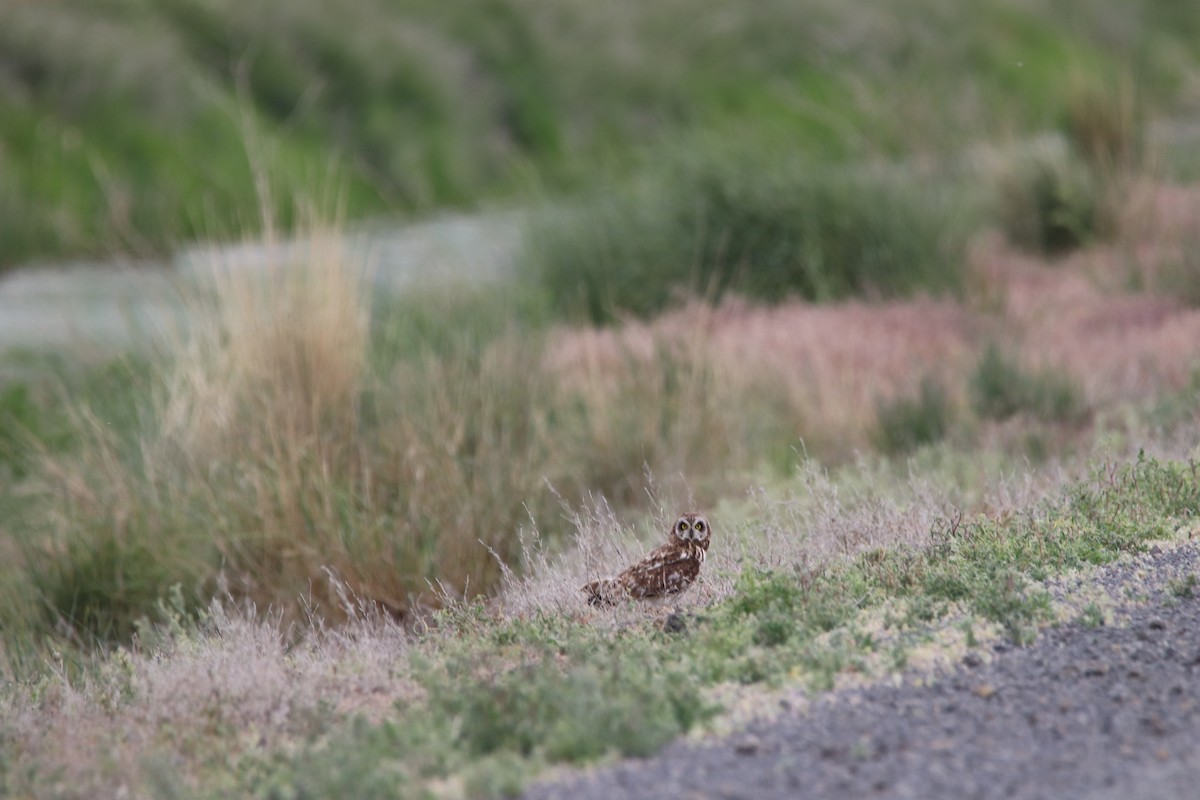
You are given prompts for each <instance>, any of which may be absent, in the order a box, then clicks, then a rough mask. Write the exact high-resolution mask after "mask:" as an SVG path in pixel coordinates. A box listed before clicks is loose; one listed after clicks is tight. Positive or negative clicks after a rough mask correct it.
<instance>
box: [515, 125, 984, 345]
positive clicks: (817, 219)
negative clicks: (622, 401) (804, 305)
mask: <svg viewBox="0 0 1200 800" xmlns="http://www.w3.org/2000/svg"><path fill="white" fill-rule="evenodd" d="M912 178H913V176H911V175H910V176H905V177H898V176H893V177H889V176H887V175H885V174H874V173H871V172H861V171H849V170H831V169H829V168H827V167H823V166H819V165H817V164H815V163H812V162H810V161H809V160H807V159H804V158H800V159H797V158H796V156H795V155H792V154H789V153H787V151H784V150H768V151H766V152H761V151H754V150H752V149H747V148H745V146H744V145H738V146H734V147H716V148H712V147H701V148H699V149H697V150H696V151H695V152H686V153H684V154H681V155H679V156H677V157H676V158H674V159H673V160H672V161H670V162H668V163H667V164H666V165H665V166H663V167H662V168H661V169H660V170H659V171H658V172H657V173H656V174H654V175H653V176H651V177H648V178H646V179H645V180H644V181H643V183H642V184H640V185H639V186H638V187H636V188H633V189H628V190H618V191H616V193H615V194H611V195H607V196H601V197H600V198H598V199H596V200H594V201H592V202H591V203H588V204H584V205H583V206H582V207H579V208H574V209H569V210H567V211H563V212H558V213H554V214H551V215H549V216H547V217H546V218H545V219H543V220H542V221H540V222H538V223H535V224H534V226H533V228H532V229H531V230H530V232H529V234H528V236H527V244H526V248H525V249H526V257H525V259H524V262H523V263H525V265H526V270H525V273H526V276H525V277H526V280H527V281H529V282H531V283H533V284H535V285H538V286H540V287H542V288H543V289H544V290H545V292H546V294H547V295H548V296H549V297H550V298H551V299H552V301H553V302H554V303H555V305H556V307H558V308H560V309H564V310H566V311H567V313H574V314H576V315H578V316H582V317H584V318H587V319H590V320H592V321H594V322H606V321H609V320H611V319H613V318H614V317H618V316H620V315H622V314H634V315H637V316H649V315H651V314H654V313H655V312H658V311H660V310H662V309H663V308H665V307H667V306H668V305H670V304H672V303H673V302H678V301H679V300H680V299H681V298H683V297H687V296H699V297H703V298H706V299H710V300H716V299H719V298H720V297H721V296H722V295H724V294H725V293H727V292H736V293H738V294H742V295H745V296H749V297H753V298H756V299H765V300H769V301H777V300H781V299H784V298H788V297H801V298H806V299H810V300H817V301H828V300H836V299H841V298H846V297H851V296H867V297H896V296H902V295H906V294H911V293H913V292H915V291H919V290H923V291H928V292H931V293H940V292H946V291H950V290H953V289H955V288H956V287H957V286H958V284H959V281H960V272H959V271H960V268H961V256H962V253H961V245H962V238H961V237H960V236H959V235H958V233H957V232H958V231H960V230H961V226H960V221H959V220H956V219H954V216H953V214H952V212H951V205H950V203H949V198H948V197H946V196H944V194H945V193H944V192H942V193H939V192H937V191H935V190H933V189H930V188H929V187H928V185H927V184H926V183H924V182H921V181H917V182H914V181H913V180H912Z"/></svg>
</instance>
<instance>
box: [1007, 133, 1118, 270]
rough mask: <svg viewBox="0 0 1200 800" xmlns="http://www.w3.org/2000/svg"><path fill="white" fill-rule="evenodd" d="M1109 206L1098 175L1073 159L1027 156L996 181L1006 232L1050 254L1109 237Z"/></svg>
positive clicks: (1018, 241)
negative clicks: (1105, 205)
mask: <svg viewBox="0 0 1200 800" xmlns="http://www.w3.org/2000/svg"><path fill="white" fill-rule="evenodd" d="M1104 202H1105V201H1104V197H1103V187H1102V185H1101V183H1100V181H1099V180H1098V178H1097V177H1096V175H1095V174H1094V173H1093V172H1092V170H1091V169H1089V168H1088V166H1087V165H1086V163H1084V162H1083V161H1080V160H1078V159H1076V158H1072V157H1070V156H1056V155H1047V154H1042V155H1031V156H1027V157H1024V158H1021V159H1020V160H1018V161H1017V162H1016V163H1015V164H1014V165H1013V166H1011V167H1010V168H1009V169H1008V170H1007V171H1005V172H1004V173H1002V174H1001V175H1000V176H999V178H998V180H997V183H996V203H997V211H996V213H997V216H998V218H999V223H1000V228H1001V229H1002V230H1003V231H1004V233H1005V234H1006V235H1007V236H1008V238H1009V240H1010V241H1012V242H1013V244H1015V245H1017V246H1019V247H1022V248H1025V249H1027V250H1031V251H1035V252H1040V253H1044V254H1047V255H1058V254H1061V253H1065V252H1067V251H1070V250H1073V249H1076V248H1079V247H1082V246H1083V245H1085V244H1087V243H1088V242H1090V241H1092V239H1094V238H1096V237H1097V236H1099V235H1102V234H1107V233H1108V232H1109V228H1108V227H1106V226H1107V225H1108V222H1107V220H1106V219H1105V217H1104V213H1105V212H1104V210H1103V209H1104Z"/></svg>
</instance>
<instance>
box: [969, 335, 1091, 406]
mask: <svg viewBox="0 0 1200 800" xmlns="http://www.w3.org/2000/svg"><path fill="white" fill-rule="evenodd" d="M970 391H971V403H972V407H973V408H974V410H975V413H976V414H977V415H978V416H979V417H980V418H982V419H992V420H1004V419H1008V418H1009V417H1012V416H1015V415H1016V414H1020V413H1026V414H1030V415H1032V416H1033V417H1035V418H1037V419H1040V420H1042V421H1045V422H1070V421H1073V420H1076V419H1078V418H1079V417H1080V416H1081V415H1082V414H1083V412H1084V407H1083V400H1082V398H1081V397H1080V394H1079V390H1078V389H1077V388H1076V387H1075V386H1074V385H1073V384H1072V383H1071V381H1070V379H1069V378H1067V377H1066V376H1063V375H1060V374H1059V373H1056V372H1051V371H1043V372H1036V373H1035V372H1028V371H1026V370H1025V369H1024V368H1022V367H1021V366H1020V365H1019V364H1018V363H1017V362H1016V361H1015V360H1014V359H1012V358H1011V357H1009V356H1006V355H1005V354H1004V353H1003V352H1001V350H1000V348H999V347H997V346H996V345H995V344H994V343H993V344H989V345H988V346H987V348H986V349H985V350H984V352H983V356H982V358H980V360H979V365H978V366H977V367H976V368H975V372H974V373H973V374H972V375H971V381H970Z"/></svg>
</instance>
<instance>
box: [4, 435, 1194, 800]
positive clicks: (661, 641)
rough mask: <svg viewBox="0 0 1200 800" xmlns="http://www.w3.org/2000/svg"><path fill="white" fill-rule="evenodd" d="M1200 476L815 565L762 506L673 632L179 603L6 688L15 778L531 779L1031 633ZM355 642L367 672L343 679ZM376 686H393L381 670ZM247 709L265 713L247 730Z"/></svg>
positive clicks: (473, 616) (955, 522)
mask: <svg viewBox="0 0 1200 800" xmlns="http://www.w3.org/2000/svg"><path fill="white" fill-rule="evenodd" d="M1198 474H1200V473H1198V471H1197V467H1196V465H1194V464H1185V463H1168V462H1160V461H1156V460H1154V459H1151V458H1148V457H1142V458H1139V459H1138V460H1136V461H1134V462H1131V463H1127V464H1124V465H1121V466H1114V467H1110V468H1106V469H1100V470H1097V471H1096V472H1095V473H1094V474H1093V475H1092V476H1091V477H1090V478H1089V479H1087V480H1085V481H1083V482H1081V483H1078V484H1075V485H1071V486H1067V487H1065V488H1064V489H1063V490H1061V491H1060V493H1059V494H1058V497H1057V498H1056V499H1054V500H1053V501H1052V502H1049V503H1047V504H1045V505H1042V506H1040V507H1038V508H1037V509H1036V510H1030V511H1029V512H1028V513H1020V514H1016V515H1007V516H1004V517H998V518H997V517H989V516H985V515H981V516H975V517H969V518H955V519H951V520H950V521H948V522H945V523H943V524H940V525H938V526H936V527H935V529H934V530H932V531H930V532H929V534H930V538H929V540H928V545H927V546H921V547H913V548H904V547H901V548H888V549H878V548H871V549H867V550H863V551H861V552H860V553H858V554H857V555H854V554H847V555H844V556H840V557H835V558H833V559H831V560H828V561H825V562H822V563H814V562H809V563H808V565H807V566H806V565H804V564H803V563H802V562H801V561H799V560H796V559H797V557H798V556H800V555H801V554H802V553H803V552H804V550H805V548H806V545H805V544H804V543H803V542H799V541H795V540H793V541H792V542H790V543H789V545H788V546H789V547H790V552H791V557H792V561H791V563H790V564H789V563H783V564H775V565H773V564H772V561H771V560H770V559H767V558H764V556H765V555H766V554H767V552H768V551H767V550H762V549H757V548H761V546H762V545H761V544H755V542H756V538H755V536H754V535H753V534H755V533H756V532H757V530H758V528H759V525H760V524H761V523H760V522H759V521H757V520H749V519H747V520H746V521H745V524H746V526H747V527H746V528H745V530H744V533H745V534H750V535H749V536H748V537H747V538H743V534H739V533H738V532H737V531H736V528H727V529H726V531H725V532H726V539H725V542H726V545H727V546H728V547H735V548H737V547H740V548H744V549H743V551H742V552H743V553H744V556H743V557H744V558H745V560H744V561H743V563H742V566H741V568H740V572H734V573H724V572H721V571H720V570H721V569H722V568H721V567H716V566H714V568H715V569H717V570H718V572H716V573H714V574H713V575H712V576H710V578H709V581H710V585H711V587H712V588H713V589H715V590H716V594H715V596H713V597H712V599H711V600H709V601H708V602H707V603H705V604H702V605H696V604H693V605H692V606H691V607H690V608H689V609H685V610H684V611H682V617H683V621H684V624H683V625H682V628H683V629H682V630H681V631H679V630H678V627H680V626H677V627H676V630H677V632H673V633H672V632H667V631H665V630H663V629H662V626H661V619H659V617H661V616H662V614H661V613H654V612H650V613H649V614H647V613H645V612H643V611H639V610H636V609H617V610H616V611H613V612H607V614H606V615H601V616H599V617H597V616H596V615H595V614H592V615H591V616H588V615H586V614H584V613H583V612H582V611H576V612H574V613H568V614H562V613H538V612H534V613H526V614H521V615H504V616H495V615H494V610H493V609H490V608H488V607H486V606H483V605H480V604H476V603H466V604H457V605H454V606H452V607H450V608H447V609H446V610H444V611H443V612H441V613H440V615H439V617H438V620H437V621H438V623H439V624H438V627H437V628H436V629H433V630H429V631H428V632H426V633H425V634H423V635H420V636H418V637H416V638H408V637H405V636H403V635H401V634H400V633H399V631H397V630H396V629H395V628H394V627H393V626H394V623H391V622H390V621H388V620H387V619H386V618H381V619H380V618H377V619H376V620H375V621H374V622H371V621H370V620H369V619H368V620H360V621H358V622H355V623H352V624H351V625H350V626H349V627H347V628H342V629H340V631H335V630H332V629H326V628H324V627H323V626H321V625H320V624H319V623H318V624H317V625H316V627H313V628H311V629H308V632H307V633H306V634H305V636H304V638H303V639H302V640H301V641H299V642H295V643H290V644H289V643H288V641H287V640H286V639H285V637H283V636H282V631H281V629H280V628H279V627H278V622H277V620H276V621H275V622H272V621H271V620H269V619H262V618H256V617H255V616H254V615H253V614H250V615H247V614H246V613H245V612H234V611H230V610H227V609H225V608H223V607H222V606H220V605H217V606H213V607H212V608H210V609H208V610H206V611H204V612H202V613H201V614H200V616H199V618H198V621H194V622H189V621H188V619H189V617H188V616H187V615H184V614H182V613H181V610H180V609H181V606H180V605H178V604H174V605H173V604H170V603H168V604H166V605H164V606H161V607H160V613H161V616H160V618H159V619H160V621H159V623H158V624H157V625H156V626H155V627H154V628H153V631H154V632H155V635H154V636H150V635H147V637H146V639H145V640H144V641H145V643H146V644H145V650H144V651H143V650H120V651H117V652H116V653H115V654H113V655H112V656H110V657H109V658H107V659H104V660H102V661H101V662H100V663H99V664H98V666H97V667H96V668H95V671H94V672H92V673H91V677H90V678H89V679H88V681H87V682H86V683H79V684H76V683H73V682H70V681H66V680H64V678H63V677H61V676H56V675H54V674H51V675H50V676H49V677H48V678H44V679H42V680H41V681H40V682H37V683H34V684H28V685H21V686H12V687H10V688H9V689H8V690H7V691H6V694H5V695H4V702H5V703H7V704H9V706H8V707H9V708H11V709H14V710H15V709H31V710H32V709H38V713H36V714H21V715H19V716H12V717H9V719H11V720H12V721H13V722H12V724H14V725H16V726H18V727H17V728H16V729H15V730H14V732H15V733H16V734H17V735H18V736H19V737H20V741H22V742H23V745H22V747H21V749H20V751H19V752H18V751H15V750H12V749H8V748H9V747H10V743H11V742H12V740H11V739H9V740H7V742H8V743H9V744H5V745H0V746H3V747H5V748H6V749H5V750H4V753H5V755H4V757H5V758H6V759H8V760H9V762H8V763H11V764H12V765H13V767H14V768H13V769H12V770H10V771H9V772H7V773H6V775H7V777H6V778H5V779H6V780H7V781H9V783H8V784H7V786H6V788H7V789H9V790H12V791H23V792H27V793H39V792H41V791H43V790H44V789H46V788H48V787H50V786H51V785H52V783H51V782H52V781H55V780H60V779H67V780H71V781H72V782H73V785H76V786H80V787H84V788H91V789H93V790H98V791H99V790H102V789H103V787H105V786H109V785H111V784H110V783H109V781H110V780H112V779H113V777H112V775H113V774H114V773H105V772H103V771H97V770H96V769H95V768H94V766H93V765H95V764H97V763H99V762H98V761H97V758H98V757H99V756H100V753H101V751H103V752H106V753H107V754H108V755H107V756H105V757H106V758H112V759H115V761H116V763H117V764H118V765H119V766H117V767H116V768H115V769H116V773H115V774H118V775H120V776H121V777H120V778H119V779H120V780H125V781H131V783H130V784H129V785H132V786H139V787H143V788H144V789H146V790H150V789H151V788H154V789H155V790H156V791H159V792H163V791H171V792H183V793H184V794H186V795H188V796H198V797H206V796H210V795H213V796H215V795H217V794H222V793H229V792H234V793H239V794H262V795H286V796H307V795H310V794H315V795H318V796H320V795H324V794H329V793H338V794H354V795H355V796H365V797H401V798H403V797H414V796H422V795H423V794H424V793H426V792H430V791H439V792H449V793H450V794H452V795H454V796H460V795H469V796H500V795H503V794H507V793H512V792H514V791H516V790H518V789H519V788H520V787H521V786H523V785H525V784H526V783H527V782H528V781H529V780H530V778H531V777H532V776H534V775H535V774H537V772H539V771H540V770H542V769H544V768H545V767H546V766H548V765H551V764H580V763H590V762H593V761H595V760H596V759H600V758H606V757H613V756H617V755H635V756H636V755H646V754H649V753H653V752H655V751H657V749H658V748H660V747H661V746H662V745H663V744H664V743H665V742H667V741H669V740H671V739H672V738H674V737H676V736H677V735H679V734H680V733H683V732H685V731H688V730H691V729H694V728H696V727H697V726H703V725H705V724H707V723H708V721H709V720H711V719H713V717H712V715H713V714H714V712H715V711H716V707H717V706H716V703H715V702H714V698H715V697H719V696H721V695H720V694H719V693H717V694H714V692H715V691H716V690H717V688H718V687H720V686H728V685H730V683H733V684H766V685H776V684H778V683H780V682H783V681H789V682H790V681H797V680H798V681H801V682H802V683H805V684H806V685H808V686H809V687H810V690H812V691H821V690H823V689H827V688H829V687H832V686H835V685H838V684H839V683H840V682H841V681H843V680H846V679H853V678H854V677H855V676H867V675H872V674H877V673H881V674H886V673H887V672H889V671H890V670H892V669H896V668H900V667H901V666H903V665H904V664H906V663H907V662H908V659H909V655H908V654H909V653H913V652H916V649H918V648H920V647H921V646H923V644H924V643H925V642H926V641H927V640H928V639H929V637H931V636H934V635H935V632H936V631H938V630H943V629H944V630H955V631H959V632H963V631H969V635H968V636H967V638H968V639H970V640H971V642H970V643H969V645H968V646H972V647H978V646H981V645H982V644H985V643H986V642H987V641H988V640H987V639H982V640H981V639H980V638H979V637H980V636H981V635H983V634H984V632H985V631H987V630H988V629H990V628H998V629H1000V630H1002V631H1003V632H1004V635H1005V636H1007V637H1008V638H1009V639H1011V640H1013V641H1015V642H1017V643H1019V644H1022V643H1028V642H1029V641H1031V640H1032V638H1033V637H1035V636H1036V633H1037V630H1038V629H1039V627H1041V626H1042V625H1045V624H1047V623H1048V622H1049V621H1050V620H1051V619H1052V618H1053V614H1052V613H1051V606H1050V603H1049V599H1048V595H1047V594H1046V592H1045V591H1044V590H1043V589H1042V588H1040V586H1039V582H1040V581H1042V580H1045V579H1046V578H1049V577H1052V576H1054V575H1057V574H1060V573H1062V572H1065V571H1070V570H1074V569H1078V568H1080V567H1086V566H1088V565H1093V564H1104V563H1108V562H1110V561H1112V560H1113V559H1115V558H1118V557H1120V556H1121V555H1122V554H1125V553H1138V552H1142V551H1143V550H1145V549H1146V548H1148V547H1149V543H1150V542H1162V541H1163V540H1169V539H1172V538H1173V536H1174V531H1175V529H1176V528H1177V527H1178V526H1179V525H1180V524H1182V523H1186V522H1189V521H1191V520H1193V519H1194V516H1195V513H1196V512H1195V509H1196V507H1197V502H1198V501H1200V477H1198ZM778 500H779V502H781V503H788V502H794V501H791V500H787V499H786V498H779V499H778ZM581 533H587V534H591V535H595V534H598V533H599V531H597V530H589V531H581ZM755 553H757V555H754V554H755ZM733 563H734V562H733V561H732V559H729V560H727V561H726V564H727V565H730V566H732V564H733ZM721 587H725V588H721ZM1177 594H1179V595H1180V596H1182V595H1181V594H1180V593H1179V592H1177ZM580 608H582V606H580ZM1081 613H1082V620H1083V624H1091V623H1089V622H1088V620H1089V619H1091V617H1089V616H1088V613H1089V612H1088V610H1087V609H1084V610H1083V611H1082V612H1081ZM880 620H882V625H880V622H879V621H880ZM145 630H146V631H147V633H149V632H150V630H151V629H145ZM964 635H966V634H964ZM334 664H340V665H342V666H343V668H346V667H348V668H349V669H350V672H349V673H343V675H345V676H344V677H341V678H337V679H333V680H332V683H331V682H330V681H331V678H330V672H329V670H330V669H331V667H332V665H334ZM218 665H223V666H221V667H220V668H218ZM205 676H207V677H205ZM384 676H387V677H386V678H385V677H384ZM381 680H382V681H383V683H382V684H379V683H378V682H379V681H381ZM377 685H379V686H383V687H386V688H383V689H381V691H383V692H384V694H382V695H381V696H379V698H378V702H372V700H371V698H372V697H373V696H374V695H373V694H372V692H373V691H375V690H371V691H365V692H364V689H365V688H366V687H371V686H377ZM331 692H332V694H331ZM68 707H69V708H71V709H73V710H72V711H71V712H70V715H69V716H68V715H67V714H65V713H64V711H63V710H62V709H64V708H68ZM151 709H156V711H153V712H151V713H148V711H150V710H151ZM281 709H283V710H281ZM347 709H351V710H347ZM354 709H357V710H354ZM162 715H168V716H167V717H162ZM161 718H169V719H173V720H177V722H176V724H173V725H171V726H169V727H167V728H165V729H162V728H158V730H159V731H160V732H159V734H158V735H157V736H156V737H154V739H153V743H152V744H151V746H150V748H149V749H148V750H147V749H141V750H139V758H138V759H136V760H135V761H132V762H129V761H126V760H125V750H124V748H125V747H126V746H125V745H121V744H120V743H119V741H117V742H114V744H113V747H112V749H108V746H107V745H103V744H101V742H102V739H101V738H98V737H94V736H92V735H90V733H89V731H90V729H91V728H93V727H94V726H97V725H102V726H104V728H105V729H109V728H110V727H111V726H113V725H116V726H118V727H119V728H120V729H123V730H127V731H130V732H132V731H135V730H137V729H138V727H139V726H142V725H155V726H157V725H158V724H159V723H158V722H157V721H156V720H158V719H161ZM64 725H71V726H72V731H71V732H70V733H68V732H66V731H65V730H64V729H63V727H62V726H64ZM247 725H253V726H255V729H256V730H257V731H259V733H258V734H256V735H255V736H254V737H250V738H247V737H240V736H237V735H236V731H238V730H242V729H244V727H245V726H247ZM64 735H67V736H70V737H72V738H71V741H72V742H75V743H76V745H77V747H75V748H73V749H72V754H73V755H72V760H71V762H70V763H69V764H68V763H66V762H65V761H60V760H59V758H58V757H56V755H55V754H59V756H61V754H62V753H63V752H64V751H63V738H62V737H63V736H64ZM75 737H79V738H75ZM139 747H141V745H139ZM183 752H186V753H187V755H186V756H185V757H183V760H182V761H180V760H179V758H180V756H179V755H178V754H180V753H183ZM165 763H174V764H176V767H175V768H173V769H172V770H169V771H168V770H164V769H162V768H161V765H163V764H165ZM58 769H62V770H64V771H63V772H61V773H56V772H55V770H58ZM56 774H57V775H58V776H59V777H58V778H55V777H53V776H54V775H56Z"/></svg>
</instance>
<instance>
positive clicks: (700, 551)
mask: <svg viewBox="0 0 1200 800" xmlns="http://www.w3.org/2000/svg"><path fill="white" fill-rule="evenodd" d="M711 533H712V531H711V529H710V528H709V525H708V520H707V519H705V518H704V515H703V514H696V513H694V512H688V513H687V514H683V515H681V516H680V517H679V519H677V520H676V521H675V524H674V525H672V526H671V532H670V534H669V535H668V539H667V543H666V544H664V545H663V546H662V547H658V548H656V549H654V550H652V551H651V552H650V554H649V555H647V556H646V557H645V558H643V559H642V560H641V561H639V562H638V563H636V564H634V565H633V566H632V567H629V568H628V569H626V570H625V571H624V572H622V573H621V574H620V575H617V576H616V577H614V578H601V579H600V580H595V581H592V582H590V583H587V584H584V585H583V586H581V587H580V591H582V592H584V594H586V595H587V596H588V603H589V604H590V605H594V606H598V605H613V604H615V603H616V602H618V601H619V600H621V599H622V598H624V597H633V598H637V599H649V598H653V597H662V596H664V595H671V594H678V593H679V592H682V591H683V590H684V589H686V588H688V587H689V586H691V585H692V583H693V582H694V581H695V580H696V576H697V575H699V574H700V565H701V564H703V563H704V557H705V555H706V554H707V553H708V544H709V541H710V536H711Z"/></svg>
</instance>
